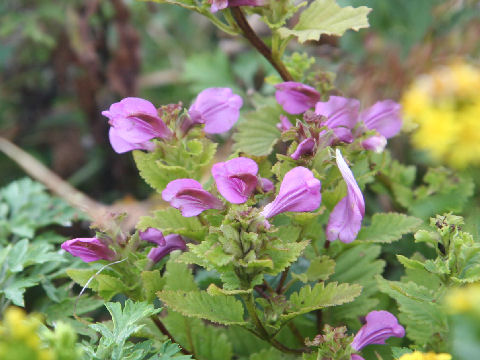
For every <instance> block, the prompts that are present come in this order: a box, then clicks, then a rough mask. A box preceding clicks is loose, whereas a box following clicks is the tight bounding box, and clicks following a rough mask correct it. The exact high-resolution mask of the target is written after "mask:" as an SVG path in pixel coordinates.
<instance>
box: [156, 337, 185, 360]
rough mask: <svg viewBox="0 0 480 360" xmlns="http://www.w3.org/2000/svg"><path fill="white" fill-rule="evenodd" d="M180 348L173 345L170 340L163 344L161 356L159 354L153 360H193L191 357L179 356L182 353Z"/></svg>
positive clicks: (160, 351)
mask: <svg viewBox="0 0 480 360" xmlns="http://www.w3.org/2000/svg"><path fill="white" fill-rule="evenodd" d="M180 350H181V349H180V346H178V344H172V342H171V341H170V340H167V341H166V342H164V343H163V344H162V346H161V347H160V350H159V354H157V355H156V356H155V357H154V358H152V360H171V359H174V360H188V359H191V358H192V356H191V355H178V356H177V354H178V353H179V352H180Z"/></svg>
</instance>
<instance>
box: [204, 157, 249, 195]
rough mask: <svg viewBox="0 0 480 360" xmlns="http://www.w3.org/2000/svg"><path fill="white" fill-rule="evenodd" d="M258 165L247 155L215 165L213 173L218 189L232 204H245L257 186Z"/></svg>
mask: <svg viewBox="0 0 480 360" xmlns="http://www.w3.org/2000/svg"><path fill="white" fill-rule="evenodd" d="M257 173H258V165H257V163H256V162H255V161H253V160H252V159H249V158H245V157H238V158H235V159H231V160H228V161H226V162H219V163H216V164H215V165H213V167H212V175H213V178H214V179H215V182H216V184H217V189H218V191H219V192H220V194H222V196H223V197H224V198H225V199H227V200H228V201H229V202H231V203H232V204H243V203H244V202H245V201H247V200H248V198H249V197H250V195H252V193H253V191H254V190H255V188H256V187H257V183H258V179H257Z"/></svg>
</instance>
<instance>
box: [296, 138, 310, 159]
mask: <svg viewBox="0 0 480 360" xmlns="http://www.w3.org/2000/svg"><path fill="white" fill-rule="evenodd" d="M314 148H315V140H314V139H313V138H308V139H305V140H303V141H302V142H301V143H300V144H298V146H297V149H296V150H295V152H294V153H293V154H292V155H290V157H291V158H292V159H294V160H298V159H300V157H301V156H302V155H306V154H313V149H314Z"/></svg>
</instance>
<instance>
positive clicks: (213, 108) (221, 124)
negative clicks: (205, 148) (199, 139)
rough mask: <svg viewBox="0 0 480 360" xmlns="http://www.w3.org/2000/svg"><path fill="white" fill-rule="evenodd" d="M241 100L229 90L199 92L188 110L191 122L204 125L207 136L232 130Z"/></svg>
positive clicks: (211, 89)
mask: <svg viewBox="0 0 480 360" xmlns="http://www.w3.org/2000/svg"><path fill="white" fill-rule="evenodd" d="M242 105H243V100H242V98H241V97H240V96H239V95H237V94H234V93H233V91H232V89H230V88H208V89H205V90H203V91H201V92H200V93H199V94H198V95H197V98H196V99H195V101H194V102H193V104H192V106H190V109H189V110H188V115H189V116H190V118H191V121H192V122H193V123H196V124H205V127H204V131H205V132H206V133H208V134H220V133H223V132H226V131H228V130H230V129H231V128H232V126H233V125H234V124H235V123H236V122H237V120H238V118H239V116H240V108H241V107H242Z"/></svg>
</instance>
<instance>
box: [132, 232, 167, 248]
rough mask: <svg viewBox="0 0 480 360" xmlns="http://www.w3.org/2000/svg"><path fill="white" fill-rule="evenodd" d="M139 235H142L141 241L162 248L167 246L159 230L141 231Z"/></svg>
mask: <svg viewBox="0 0 480 360" xmlns="http://www.w3.org/2000/svg"><path fill="white" fill-rule="evenodd" d="M138 234H139V235H140V239H142V240H144V241H148V242H151V243H154V244H157V245H160V246H164V245H165V244H166V243H165V238H164V237H163V233H162V232H161V231H160V230H158V229H155V228H148V229H146V230H145V231H140V232H139V233H138Z"/></svg>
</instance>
